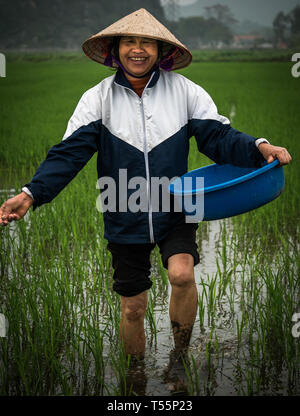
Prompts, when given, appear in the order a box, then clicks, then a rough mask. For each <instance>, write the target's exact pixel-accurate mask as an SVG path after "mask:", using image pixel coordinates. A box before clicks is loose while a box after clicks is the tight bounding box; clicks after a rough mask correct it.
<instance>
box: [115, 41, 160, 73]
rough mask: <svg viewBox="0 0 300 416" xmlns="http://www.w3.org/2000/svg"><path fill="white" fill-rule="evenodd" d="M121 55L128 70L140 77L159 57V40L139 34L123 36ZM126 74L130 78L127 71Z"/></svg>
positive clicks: (120, 46)
mask: <svg viewBox="0 0 300 416" xmlns="http://www.w3.org/2000/svg"><path fill="white" fill-rule="evenodd" d="M119 57H120V62H121V64H122V65H123V66H124V68H125V69H126V71H128V72H130V73H131V74H133V75H136V76H138V77H140V76H143V75H146V74H147V72H149V71H150V69H151V68H152V67H153V66H154V64H155V63H156V61H157V59H158V45H157V41H156V40H155V39H149V38H142V37H137V36H127V37H125V36H123V37H121V39H120V45H119ZM125 75H126V76H127V78H128V79H130V76H129V75H128V74H126V72H125ZM132 79H134V78H133V77H132Z"/></svg>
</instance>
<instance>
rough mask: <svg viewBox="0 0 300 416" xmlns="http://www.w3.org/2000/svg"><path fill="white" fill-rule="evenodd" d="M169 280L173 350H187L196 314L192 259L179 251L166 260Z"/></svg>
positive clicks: (195, 291)
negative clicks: (170, 287)
mask: <svg viewBox="0 0 300 416" xmlns="http://www.w3.org/2000/svg"><path fill="white" fill-rule="evenodd" d="M168 272H169V280H170V283H171V286H172V293H171V299H170V319H171V324H172V328H173V335H174V344H175V350H176V351H178V352H184V351H186V350H187V348H188V346H189V342H190V338H191V334H192V330H193V326H194V322H195V318H196V314H197V302H198V293H197V288H196V283H195V276H194V259H193V256H192V255H190V254H185V253H180V254H175V255H173V256H171V257H170V258H169V260H168Z"/></svg>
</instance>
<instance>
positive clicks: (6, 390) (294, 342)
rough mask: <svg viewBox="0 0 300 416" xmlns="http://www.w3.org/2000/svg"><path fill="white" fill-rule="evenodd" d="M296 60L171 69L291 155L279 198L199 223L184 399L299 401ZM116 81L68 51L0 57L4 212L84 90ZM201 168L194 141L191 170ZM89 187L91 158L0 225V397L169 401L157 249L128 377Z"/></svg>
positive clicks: (92, 185)
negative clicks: (140, 350)
mask: <svg viewBox="0 0 300 416" xmlns="http://www.w3.org/2000/svg"><path fill="white" fill-rule="evenodd" d="M292 64H293V63H292V62H276V61H270V62H194V63H193V64H191V65H190V67H188V68H186V69H184V70H181V71H180V73H182V74H183V75H185V76H186V77H188V78H190V79H191V80H193V81H194V82H196V83H198V84H200V85H201V86H202V87H204V88H205V89H206V90H207V91H208V92H209V94H210V95H211V96H212V98H213V99H214V101H215V103H216V104H217V106H218V110H219V112H220V113H221V114H223V115H225V116H227V117H229V118H230V119H231V121H232V126H233V127H235V128H236V129H238V130H241V131H244V132H246V133H248V134H251V135H253V136H255V137H266V138H267V139H268V140H269V141H270V142H271V143H272V144H276V145H279V146H284V147H287V149H288V150H289V152H290V153H291V155H292V157H293V161H292V163H291V164H290V165H289V166H286V167H284V172H285V181H286V183H285V189H284V192H283V193H282V195H281V196H280V197H279V198H277V199H276V200H274V201H273V202H271V203H269V204H267V205H265V206H263V207H261V208H259V209H257V210H254V211H251V212H249V213H246V214H243V215H240V216H237V217H234V218H231V219H226V220H219V221H211V222H203V223H200V224H199V229H198V235H197V240H198V246H199V251H200V258H201V261H200V264H199V265H198V266H196V268H195V275H196V282H197V288H198V297H199V299H198V300H199V302H198V316H197V320H196V323H195V326H194V331H193V335H192V339H191V345H190V350H189V357H190V363H189V365H187V366H186V379H187V392H188V393H187V394H189V395H190V396H213V395H216V396H217V395H226V396H239V395H241V396H251V395H253V396H265V395H286V396H287V395H299V394H300V367H299V363H300V349H299V343H300V328H297V327H295V324H296V322H295V320H294V321H293V319H295V314H300V279H299V276H300V270H299V268H300V243H299V231H300V230H299V218H300V195H299V189H300V168H299V158H300V117H299V98H300V78H293V77H292V75H291V67H292ZM112 73H113V72H112V71H111V70H110V69H107V68H105V67H102V66H101V65H97V64H96V63H94V62H92V61H89V60H88V59H87V58H78V57H77V56H73V55H72V54H70V55H69V56H67V55H65V56H64V55H63V54H60V55H57V56H55V55H51V56H48V57H47V56H45V55H42V54H40V55H35V56H33V58H31V59H26V58H24V57H23V58H22V57H21V58H20V59H16V57H14V59H10V57H9V56H8V59H7V68H6V74H7V76H6V78H0V140H1V151H0V189H1V191H0V199H1V201H0V202H1V203H2V202H4V200H5V199H7V198H8V197H9V196H12V195H14V194H16V193H18V192H20V190H21V187H22V185H23V184H25V183H26V182H28V181H30V180H31V178H32V176H33V174H34V173H35V171H36V169H37V167H38V166H39V164H40V163H41V162H42V160H43V159H44V158H45V156H46V154H47V151H48V150H49V148H50V147H51V146H52V145H54V144H56V143H58V142H59V141H60V140H61V138H62V136H63V134H64V132H65V129H66V125H67V121H68V119H69V118H70V116H71V115H72V113H73V111H74V108H75V106H76V104H77V102H78V100H79V98H80V97H81V95H82V94H83V92H84V91H86V90H87V89H88V88H90V87H92V86H94V85H95V84H97V83H98V82H100V81H101V80H102V79H103V78H104V77H106V76H108V75H111V74H112ZM209 163H212V161H210V160H209V159H207V158H206V157H205V156H203V155H201V154H199V152H198V151H197V148H196V144H195V140H194V139H191V147H190V158H189V168H190V169H195V168H197V167H200V166H204V165H206V164H209ZM96 181H97V173H96V155H95V156H94V157H93V158H92V159H91V160H90V162H89V163H88V164H87V166H86V167H85V168H84V169H83V170H82V171H81V172H80V173H79V174H78V175H77V176H76V178H75V179H74V180H73V181H72V182H71V183H70V184H69V185H68V187H66V188H65V189H64V190H63V191H62V192H61V193H60V194H59V195H58V196H57V198H55V200H53V201H52V203H51V204H47V205H44V206H42V207H40V208H38V209H37V210H35V211H34V212H33V211H32V210H30V211H29V212H28V213H27V215H26V216H25V218H24V220H22V221H19V222H16V223H11V224H10V225H9V226H7V227H2V228H0V313H1V314H2V315H4V317H5V320H6V328H2V335H3V329H4V332H5V335H3V336H1V337H0V394H1V395H8V396H16V395H17V396H21V395H26V396H27V395H32V396H40V395H46V396H47V395H51V396H54V395H55V396H56V395H63V396H66V395H70V396H72V395H100V396H118V395H146V396H155V395H172V394H173V392H172V391H170V389H169V388H168V382H167V380H168V365H169V359H170V351H171V350H172V348H173V337H172V330H171V325H170V322H169V315H168V301H169V296H170V285H169V283H168V277H167V272H166V270H164V269H163V267H162V264H161V260H160V257H159V251H158V250H157V249H156V248H155V250H154V251H153V252H152V280H153V287H152V288H151V290H150V291H149V294H148V295H149V303H148V309H147V314H146V358H145V360H144V362H143V363H141V365H140V367H139V369H138V372H136V373H134V372H133V373H132V372H130V368H129V363H128V361H127V360H126V359H125V356H124V353H123V350H122V347H121V345H120V343H119V342H118V340H119V324H120V302H119V297H118V295H116V294H115V293H114V292H113V291H112V274H113V269H112V264H111V257H110V253H109V252H108V251H107V250H106V245H107V241H106V240H104V238H103V219H102V216H101V214H100V213H99V212H98V211H97V209H96V199H97V196H98V192H99V191H98V190H97V189H96ZM299 316H300V315H299ZM293 317H294V318H293ZM293 326H294V328H293Z"/></svg>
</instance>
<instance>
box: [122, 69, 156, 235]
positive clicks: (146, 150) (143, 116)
mask: <svg viewBox="0 0 300 416" xmlns="http://www.w3.org/2000/svg"><path fill="white" fill-rule="evenodd" d="M152 77H153V74H152V75H151V77H150V79H149V81H148V82H147V85H146V86H145V88H144V90H143V92H142V97H139V96H138V94H137V93H136V92H135V91H133V90H132V89H130V88H128V87H125V86H123V88H126V89H127V90H129V91H131V93H133V94H135V95H137V96H138V97H139V100H140V106H141V112H142V123H143V150H144V160H145V168H146V181H147V197H148V224H149V233H150V242H151V243H154V242H155V241H154V232H153V222H152V204H151V195H150V171H149V159H148V149H147V136H146V125H145V111H144V103H143V95H144V92H145V91H146V89H147V87H148V85H149V84H150V82H151V80H152ZM117 85H119V84H117Z"/></svg>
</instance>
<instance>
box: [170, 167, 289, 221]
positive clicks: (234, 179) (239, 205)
mask: <svg viewBox="0 0 300 416" xmlns="http://www.w3.org/2000/svg"><path fill="white" fill-rule="evenodd" d="M197 177H198V178H204V187H202V188H199V189H197V188H196V178H197ZM184 178H191V179H189V181H190V183H188V184H187V183H185V181H184ZM283 188H284V172H283V168H282V166H279V162H278V160H275V161H274V162H272V163H269V164H268V163H267V162H265V164H264V165H263V166H262V167H261V168H258V169H256V168H240V167H237V166H233V165H218V164H213V165H209V166H205V167H203V168H200V169H195V170H193V171H191V172H188V173H186V174H185V175H183V176H181V177H180V178H177V179H176V180H175V181H173V182H172V183H171V184H170V187H169V192H170V193H171V194H173V195H174V197H175V200H176V199H177V200H179V199H181V201H183V200H184V199H185V200H188V199H191V201H190V202H192V203H193V201H195V200H196V199H195V196H196V195H199V194H202V195H203V196H204V216H203V214H202V216H201V218H200V219H199V220H202V221H210V220H217V219H221V218H228V217H232V216H234V215H239V214H242V213H244V212H248V211H251V210H253V209H255V208H258V207H260V206H262V205H265V204H267V203H268V202H270V201H272V200H274V199H275V198H277V197H278V196H279V195H280V194H281V192H282V191H283ZM181 204H182V211H183V212H184V213H185V214H186V215H194V214H195V212H194V213H193V212H188V211H187V210H185V209H184V208H185V204H184V203H183V202H181Z"/></svg>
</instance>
